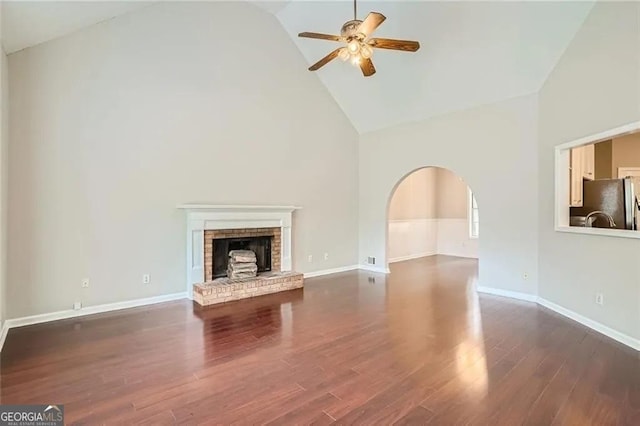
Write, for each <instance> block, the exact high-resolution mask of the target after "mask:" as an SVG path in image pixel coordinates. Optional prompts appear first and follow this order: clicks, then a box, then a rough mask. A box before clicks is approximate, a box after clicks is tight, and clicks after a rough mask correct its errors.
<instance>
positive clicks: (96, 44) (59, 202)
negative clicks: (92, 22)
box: [8, 2, 358, 318]
mask: <svg viewBox="0 0 640 426" xmlns="http://www.w3.org/2000/svg"><path fill="white" fill-rule="evenodd" d="M230 34H232V35H233V37H230ZM307 66H308V65H307V63H306V61H305V60H304V59H303V58H302V56H301V55H300V53H299V52H298V50H297V49H296V47H295V46H294V44H293V42H292V41H291V39H290V38H289V37H288V36H287V34H286V33H285V32H284V30H283V29H282V27H281V26H280V24H279V23H278V22H277V21H276V19H275V18H274V17H273V16H272V15H270V14H268V13H267V12H264V11H262V10H260V9H258V8H256V7H255V6H253V5H250V4H247V3H217V2H216V3H205V2H200V3H159V4H155V5H153V6H150V7H147V8H145V9H142V10H140V11H137V12H134V13H131V14H129V15H125V16H121V17H118V18H115V19H112V20H109V21H107V22H104V23H101V24H99V25H96V26H93V27H91V28H88V29H85V30H82V31H79V32H76V33H74V34H72V35H70V36H67V37H64V38H61V39H57V40H54V41H51V42H48V43H45V44H43V45H40V46H37V47H34V48H29V49H26V50H23V51H21V52H19V53H16V54H12V55H10V56H9V72H10V74H9V76H10V89H11V91H10V107H11V117H12V121H11V129H10V165H11V167H10V188H9V207H10V210H9V222H10V234H9V244H10V246H9V249H10V251H9V285H8V298H9V300H11V304H10V305H9V306H8V317H10V318H15V317H21V316H26V315H33V314H39V313H45V312H52V311H58V310H65V309H70V308H71V306H72V304H73V302H74V301H75V300H82V302H83V303H84V305H96V304H102V303H109V302H117V301H123V300H130V299H136V298H142V297H149V296H154V295H161V294H170V293H174V292H182V291H184V287H185V231H184V229H185V228H184V227H185V218H184V217H183V212H181V211H179V210H177V209H176V208H175V207H176V205H178V204H180V203H184V202H198V201H200V202H209V203H219V204H291V205H300V206H302V207H303V209H302V210H300V211H298V212H296V213H295V218H294V229H293V234H294V238H293V244H294V251H293V262H294V268H295V269H297V270H299V271H302V272H305V271H314V270H321V269H327V268H334V267H340V266H345V265H352V264H355V263H357V244H358V243H357V233H358V227H357V220H358V217H357V214H358V213H357V203H358V195H357V194H358V186H357V178H358V169H357V164H358V157H357V155H358V154H357V149H358V136H357V133H356V132H355V130H354V129H353V127H352V126H351V124H350V123H349V122H348V120H347V119H346V117H345V116H344V114H343V113H342V111H341V110H340V109H339V107H338V106H337V105H336V103H335V101H334V100H333V99H332V98H331V96H330V95H329V94H328V93H327V91H326V89H325V88H324V87H323V86H322V84H321V83H320V81H319V80H318V78H317V76H316V75H315V74H313V73H310V72H308V71H307V69H306V68H307ZM325 252H328V253H329V260H328V261H324V260H323V256H322V254H323V253H325ZM309 254H311V255H314V256H313V257H314V259H315V260H314V262H312V263H308V262H306V259H307V255H309ZM144 273H149V274H150V275H151V284H150V285H146V286H145V285H143V284H142V274H144ZM84 277H88V278H90V280H91V282H90V287H89V288H88V289H82V288H81V285H80V284H81V280H82V279H83V278H84Z"/></svg>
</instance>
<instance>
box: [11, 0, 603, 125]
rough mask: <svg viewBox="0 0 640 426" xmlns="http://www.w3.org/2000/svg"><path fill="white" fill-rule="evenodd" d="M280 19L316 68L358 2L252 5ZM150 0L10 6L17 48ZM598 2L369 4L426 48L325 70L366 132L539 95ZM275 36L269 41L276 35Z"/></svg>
mask: <svg viewBox="0 0 640 426" xmlns="http://www.w3.org/2000/svg"><path fill="white" fill-rule="evenodd" d="M252 3H254V4H256V5H257V6H259V7H261V8H262V9H264V10H266V11H267V12H269V13H271V14H273V15H275V16H276V18H277V19H278V20H279V21H280V23H281V24H282V26H283V28H284V29H285V31H286V32H287V33H288V34H289V35H290V36H291V38H292V40H293V41H294V43H295V45H296V46H297V47H298V49H299V50H300V51H301V52H302V55H303V56H304V57H305V58H306V60H307V61H308V63H309V64H312V63H314V62H316V61H317V60H318V59H320V58H321V57H323V56H324V55H326V54H327V53H329V52H330V51H332V50H333V49H335V48H336V47H337V46H338V45H337V44H336V43H335V42H330V41H321V40H312V39H301V38H298V37H297V34H298V33H299V32H302V31H313V32H323V33H328V34H339V32H340V28H341V26H342V24H343V23H344V22H345V21H347V20H350V19H353V4H352V2H350V1H305V0H293V1H252ZM148 4H149V3H142V2H104V1H101V2H4V5H3V19H2V22H3V31H2V35H3V44H4V48H5V50H6V51H7V52H8V53H11V52H13V51H16V50H20V49H22V48H25V47H29V46H32V45H35V44H38V43H42V42H44V41H47V40H50V39H53V38H56V37H59V36H62V35H65V34H68V33H70V32H73V31H75V30H78V29H80V28H83V27H86V26H89V25H93V24H95V23H98V22H100V21H103V20H106V19H110V18H112V17H115V16H118V15H121V14H124V13H129V12H131V11H133V10H136V9H139V8H141V7H145V6H147V5H148ZM592 6H593V2H591V1H589V2H564V1H557V2H525V1H523V2H502V1H498V2H427V1H414V0H404V1H393V2H378V1H359V2H358V11H359V12H358V18H359V19H363V18H364V16H365V15H366V13H368V12H369V11H377V12H380V13H382V14H384V15H385V16H386V17H387V20H386V21H385V22H384V23H383V24H382V26H381V27H380V28H379V29H378V30H377V31H376V36H379V37H387V38H400V39H411V40H418V41H420V43H421V49H420V50H419V51H418V52H416V53H404V52H394V51H386V50H377V51H375V53H374V57H373V60H374V63H375V66H376V69H377V73H376V74H375V75H374V76H372V77H369V78H364V77H363V76H362V74H361V73H360V70H359V69H358V68H355V67H353V66H352V65H351V64H349V63H348V62H347V63H343V62H342V61H340V60H335V61H333V62H331V63H330V64H328V65H327V66H325V67H324V68H322V69H321V70H319V71H316V73H317V75H318V77H319V78H320V80H321V81H322V82H323V83H324V85H325V86H326V88H327V90H328V91H329V92H330V93H331V95H332V96H333V97H334V98H335V100H336V102H337V103H338V104H339V105H340V107H341V108H342V109H343V110H344V112H345V114H346V115H347V116H348V118H349V119H350V120H351V122H352V123H353V125H354V127H355V128H356V129H357V130H358V131H359V132H367V131H372V130H376V129H379V128H384V127H389V126H393V125H396V124H399V123H402V122H407V121H418V120H423V119H425V118H428V117H432V116H436V115H440V114H444V113H447V112H451V111H455V110H460V109H465V108H470V107H473V106H477V105H482V104H487V103H491V102H496V101H500V100H503V99H508V98H511V97H515V96H519V95H523V94H528V93H534V92H536V91H538V90H539V89H540V87H541V86H542V84H543V83H544V81H545V79H546V77H547V75H548V74H549V73H550V72H551V70H552V69H553V67H554V65H555V64H556V63H557V61H558V60H559V58H560V57H561V55H562V53H563V52H564V50H565V49H566V47H567V46H568V44H569V42H570V41H571V39H572V38H573V36H574V35H575V33H576V32H577V31H578V29H579V28H580V26H581V25H582V23H583V22H584V20H585V18H586V16H587V14H588V13H589V11H590V10H591V8H592ZM265 36H267V37H268V34H266V35H265Z"/></svg>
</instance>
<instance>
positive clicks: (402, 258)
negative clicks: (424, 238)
mask: <svg viewBox="0 0 640 426" xmlns="http://www.w3.org/2000/svg"><path fill="white" fill-rule="evenodd" d="M436 254H437V253H436V252H429V253H418V254H410V255H408V256H398V257H394V258H393V259H389V263H395V262H404V261H405V260H413V259H419V258H421V257H428V256H434V255H436Z"/></svg>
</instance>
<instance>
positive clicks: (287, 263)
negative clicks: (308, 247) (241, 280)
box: [178, 204, 301, 301]
mask: <svg viewBox="0 0 640 426" xmlns="http://www.w3.org/2000/svg"><path fill="white" fill-rule="evenodd" d="M178 208H179V209H182V210H184V211H185V212H186V216H187V227H186V231H187V238H186V243H187V244H186V254H187V270H186V291H187V294H188V296H189V297H190V298H194V285H202V284H207V283H213V282H214V280H215V282H220V283H222V282H224V283H225V284H226V285H232V287H233V288H234V289H235V287H238V286H237V285H234V284H233V283H229V281H228V280H227V278H217V279H216V277H214V272H213V271H214V259H215V258H216V254H215V253H214V244H213V242H214V240H218V239H248V238H253V237H269V238H270V250H271V253H270V255H271V268H270V269H271V271H267V272H264V273H263V274H260V275H259V277H260V276H261V277H262V278H263V281H264V280H265V279H267V280H276V281H280V280H282V279H284V280H290V279H294V280H296V286H298V287H300V286H301V274H295V273H293V272H291V222H292V214H293V212H294V211H295V210H297V209H299V207H295V206H239V205H213V204H183V205H180V206H178ZM297 275H300V277H297ZM283 277H288V278H283ZM292 277H293V278H292ZM219 280H227V281H219ZM297 280H299V281H300V282H299V283H298V281H297ZM267 284H268V285H269V286H270V287H274V288H275V287H279V286H278V285H276V284H279V283H274V282H271V281H270V282H268V283H265V285H267ZM208 290H209V289H208ZM208 290H207V291H208ZM258 293H260V291H258ZM202 294H203V293H200V294H199V295H200V296H201V295H202ZM223 294H226V293H223ZM225 301H226V300H225Z"/></svg>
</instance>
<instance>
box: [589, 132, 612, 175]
mask: <svg viewBox="0 0 640 426" xmlns="http://www.w3.org/2000/svg"><path fill="white" fill-rule="evenodd" d="M593 156H594V167H595V175H596V179H611V178H612V177H613V171H612V169H611V168H612V167H613V141H605V142H600V143H597V144H596V146H595V147H594V154H593Z"/></svg>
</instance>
